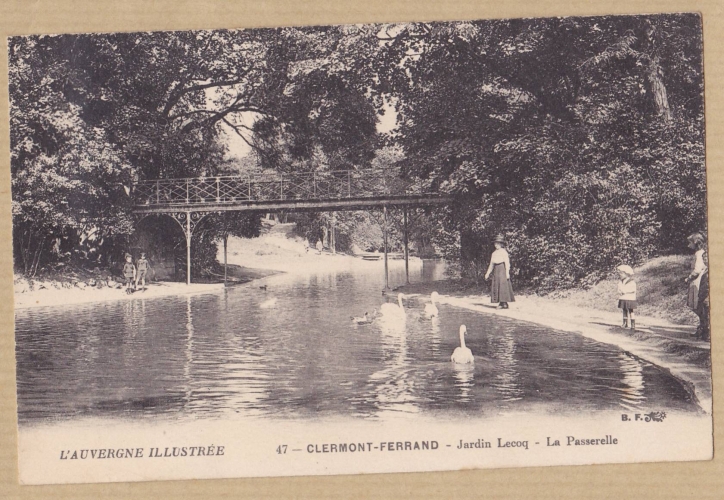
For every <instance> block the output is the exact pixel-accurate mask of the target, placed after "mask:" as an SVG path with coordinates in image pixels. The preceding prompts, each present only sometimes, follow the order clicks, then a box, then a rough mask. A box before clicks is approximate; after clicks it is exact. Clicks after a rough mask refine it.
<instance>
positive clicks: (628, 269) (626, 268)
mask: <svg viewBox="0 0 724 500" xmlns="http://www.w3.org/2000/svg"><path fill="white" fill-rule="evenodd" d="M616 269H618V270H619V271H621V272H622V273H626V274H628V275H629V276H633V273H634V270H633V268H632V267H631V266H627V265H626V264H623V265H621V266H618V267H617V268H616Z"/></svg>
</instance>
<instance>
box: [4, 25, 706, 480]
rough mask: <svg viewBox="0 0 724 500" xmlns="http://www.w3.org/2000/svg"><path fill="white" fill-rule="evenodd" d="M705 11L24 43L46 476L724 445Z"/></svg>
mask: <svg viewBox="0 0 724 500" xmlns="http://www.w3.org/2000/svg"><path fill="white" fill-rule="evenodd" d="M702 36H703V34H702V17H701V16H700V15H699V14H696V13H680V14H650V15H636V16H631V15H629V16H599V17H557V18H552V17H551V18H527V19H502V20H476V21H459V22H409V23H391V24H359V25H338V26H313V27H284V28H257V29H243V30H242V29H226V30H200V31H163V32H127V33H88V34H64V35H26V36H13V37H10V38H8V61H9V64H8V70H9V97H10V127H9V129H10V154H11V156H10V166H11V190H12V237H13V240H12V246H13V264H14V301H15V302H14V308H15V356H16V378H17V421H18V435H19V437H18V440H19V449H18V453H19V475H20V481H21V483H24V484H43V483H73V482H112V481H141V480H162V479H201V478H214V477H253V476H294V475H320V474H357V473H377V472H413V471H431V470H458V469H462V468H492V467H522V466H540V465H546V466H547V465H583V464H593V463H620V462H656V461H692V460H709V459H711V458H712V456H713V438H712V377H711V345H710V344H711V334H710V301H709V276H708V267H709V264H708V231H707V197H706V195H707V189H706V165H705V116H704V73H703V42H702Z"/></svg>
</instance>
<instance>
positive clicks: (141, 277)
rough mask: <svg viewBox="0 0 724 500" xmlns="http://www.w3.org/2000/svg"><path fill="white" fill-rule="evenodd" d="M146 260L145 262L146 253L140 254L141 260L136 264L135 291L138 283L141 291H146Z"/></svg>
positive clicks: (147, 266)
mask: <svg viewBox="0 0 724 500" xmlns="http://www.w3.org/2000/svg"><path fill="white" fill-rule="evenodd" d="M149 267H150V266H149V265H148V260H146V252H141V258H140V259H138V261H137V262H136V270H137V271H138V273H137V275H136V289H138V282H139V281H140V282H141V286H142V287H143V288H142V290H143V291H144V292H145V291H146V273H148V268H149Z"/></svg>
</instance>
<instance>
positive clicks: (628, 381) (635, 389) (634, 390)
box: [618, 352, 646, 410]
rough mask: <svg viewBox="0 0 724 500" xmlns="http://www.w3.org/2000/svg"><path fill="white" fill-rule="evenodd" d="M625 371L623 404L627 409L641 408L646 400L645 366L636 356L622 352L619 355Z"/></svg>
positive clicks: (622, 369)
mask: <svg viewBox="0 0 724 500" xmlns="http://www.w3.org/2000/svg"><path fill="white" fill-rule="evenodd" d="M618 359H619V362H620V363H621V371H622V372H623V383H624V387H622V388H621V389H620V390H621V393H622V395H621V406H622V407H624V408H626V409H627V410H640V409H641V405H642V403H643V402H644V401H645V400H646V396H645V395H644V367H643V364H642V362H641V361H640V360H639V359H637V358H635V357H634V356H632V355H630V354H628V353H626V352H622V353H620V354H619V356H618Z"/></svg>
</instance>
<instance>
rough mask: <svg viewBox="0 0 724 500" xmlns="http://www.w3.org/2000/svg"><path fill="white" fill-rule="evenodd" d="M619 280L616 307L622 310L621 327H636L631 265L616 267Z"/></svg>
mask: <svg viewBox="0 0 724 500" xmlns="http://www.w3.org/2000/svg"><path fill="white" fill-rule="evenodd" d="M616 270H617V271H618V276H619V278H621V279H620V281H619V282H618V307H619V308H620V309H621V310H622V311H623V325H621V326H623V328H628V325H629V323H630V324H631V329H632V330H635V329H636V319H635V318H634V309H636V282H635V281H634V279H633V274H634V271H633V269H632V268H631V266H627V265H625V264H624V265H622V266H618V267H617V268H616Z"/></svg>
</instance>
